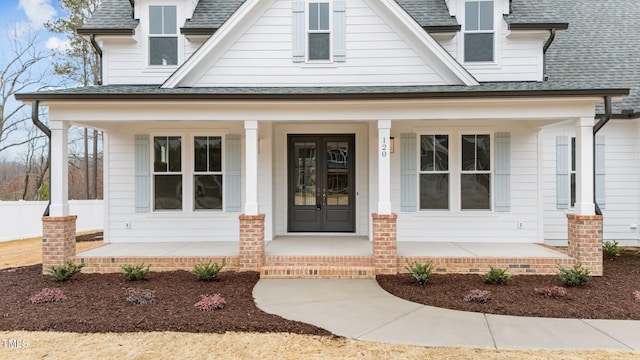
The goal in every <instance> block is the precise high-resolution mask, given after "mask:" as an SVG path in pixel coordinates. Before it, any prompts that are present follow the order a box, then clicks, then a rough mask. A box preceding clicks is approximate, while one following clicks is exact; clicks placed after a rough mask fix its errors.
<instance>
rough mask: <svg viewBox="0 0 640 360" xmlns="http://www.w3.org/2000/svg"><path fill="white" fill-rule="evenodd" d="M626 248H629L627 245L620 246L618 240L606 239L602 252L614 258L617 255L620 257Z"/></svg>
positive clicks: (607, 256)
mask: <svg viewBox="0 0 640 360" xmlns="http://www.w3.org/2000/svg"><path fill="white" fill-rule="evenodd" d="M626 248H627V247H626V246H618V242H617V241H615V240H614V241H605V242H604V243H603V244H602V253H603V254H604V256H605V257H606V258H607V259H609V260H613V259H615V258H617V257H620V255H621V254H622V252H623V251H624V249H626Z"/></svg>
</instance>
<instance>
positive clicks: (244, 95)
mask: <svg viewBox="0 0 640 360" xmlns="http://www.w3.org/2000/svg"><path fill="white" fill-rule="evenodd" d="M626 93H627V91H626V89H615V88H612V87H611V86H602V85H594V84H585V83H578V82H560V81H555V82H550V81H549V82H492V83H483V84H481V85H477V86H464V85H439V86H431V85H426V86H349V87H190V88H172V89H162V88H160V86H158V85H105V86H89V87H77V88H68V89H56V90H44V91H38V92H32V93H24V94H19V95H18V96H16V98H17V99H18V100H72V99H73V100H81V99H84V100H88V99H101V100H107V99H111V100H133V101H135V100H169V99H175V100H198V99H200V100H207V99H258V100H260V99H262V100H269V99H275V98H277V99H287V98H289V99H297V98H305V97H309V98H313V99H315V100H322V99H335V100H342V99H344V100H347V99H353V98H358V99H365V100H366V99H385V98H405V99H410V98H458V97H522V96H534V95H542V96H594V95H595V96H603V95H613V96H615V95H625V94H626Z"/></svg>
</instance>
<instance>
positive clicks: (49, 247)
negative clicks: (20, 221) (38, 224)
mask: <svg viewBox="0 0 640 360" xmlns="http://www.w3.org/2000/svg"><path fill="white" fill-rule="evenodd" d="M77 218H78V217H77V216H75V215H71V216H59V217H49V216H45V217H43V218H42V273H43V274H44V273H46V272H47V268H48V267H50V266H56V265H60V264H62V263H64V262H65V261H67V260H73V257H74V256H75V255H76V219H77Z"/></svg>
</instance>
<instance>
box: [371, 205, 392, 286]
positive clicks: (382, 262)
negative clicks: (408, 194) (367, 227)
mask: <svg viewBox="0 0 640 360" xmlns="http://www.w3.org/2000/svg"><path fill="white" fill-rule="evenodd" d="M371 217H372V218H373V265H374V267H375V271H376V274H378V275H380V274H396V273H397V271H398V244H397V235H396V227H397V220H398V215H397V214H388V215H383V214H376V213H373V214H371Z"/></svg>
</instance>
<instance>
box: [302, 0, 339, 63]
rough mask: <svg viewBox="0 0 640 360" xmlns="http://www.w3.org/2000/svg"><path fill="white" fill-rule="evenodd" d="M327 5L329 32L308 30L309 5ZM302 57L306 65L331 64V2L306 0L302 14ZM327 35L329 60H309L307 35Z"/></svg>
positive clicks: (327, 0)
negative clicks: (303, 35) (303, 37)
mask: <svg viewBox="0 0 640 360" xmlns="http://www.w3.org/2000/svg"><path fill="white" fill-rule="evenodd" d="M311 3H327V4H329V30H309V4H311ZM304 32H305V39H304V57H305V63H307V64H333V1H331V0H307V2H306V4H305V12H304ZM314 33H315V34H325V33H328V34H329V58H328V59H326V60H310V59H309V34H314Z"/></svg>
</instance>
